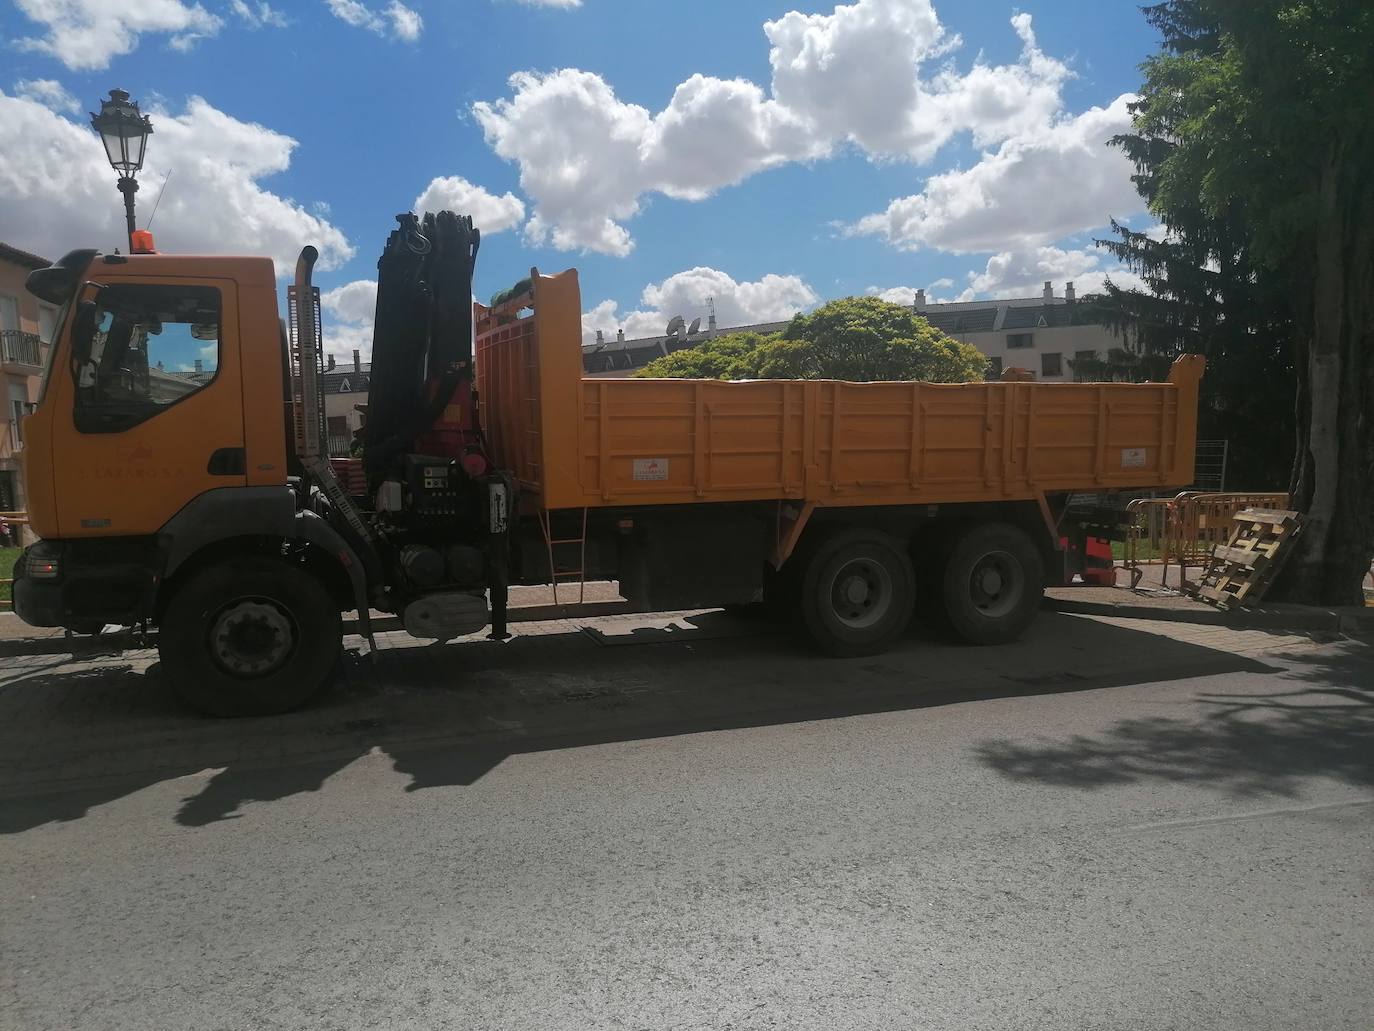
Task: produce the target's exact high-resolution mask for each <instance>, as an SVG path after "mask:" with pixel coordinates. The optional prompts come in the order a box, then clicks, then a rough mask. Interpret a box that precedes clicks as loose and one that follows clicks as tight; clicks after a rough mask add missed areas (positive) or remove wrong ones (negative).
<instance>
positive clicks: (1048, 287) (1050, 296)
mask: <svg viewBox="0 0 1374 1031" xmlns="http://www.w3.org/2000/svg"><path fill="white" fill-rule="evenodd" d="M1044 297H1045V303H1046V304H1053V303H1054V284H1053V283H1051V282H1050V281H1049V280H1048V279H1047V280H1045V294H1044Z"/></svg>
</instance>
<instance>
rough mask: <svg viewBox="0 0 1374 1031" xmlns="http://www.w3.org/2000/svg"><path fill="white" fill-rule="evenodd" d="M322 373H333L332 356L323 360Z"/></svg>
mask: <svg viewBox="0 0 1374 1031" xmlns="http://www.w3.org/2000/svg"><path fill="white" fill-rule="evenodd" d="M324 371H325V372H333V371H334V356H333V355H332V354H331V355H329V357H328V358H326V359H325V363H324Z"/></svg>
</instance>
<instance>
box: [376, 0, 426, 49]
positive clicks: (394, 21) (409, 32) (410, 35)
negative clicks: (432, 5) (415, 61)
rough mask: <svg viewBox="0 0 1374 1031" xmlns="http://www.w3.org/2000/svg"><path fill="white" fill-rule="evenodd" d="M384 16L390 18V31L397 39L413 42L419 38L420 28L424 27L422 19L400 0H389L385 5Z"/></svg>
mask: <svg viewBox="0 0 1374 1031" xmlns="http://www.w3.org/2000/svg"><path fill="white" fill-rule="evenodd" d="M386 16H387V17H388V18H390V19H391V31H392V34H393V35H395V37H396V38H397V39H403V40H405V41H406V42H407V43H414V42H415V41H416V40H417V39H419V38H420V30H421V29H423V28H424V27H425V23H424V19H422V18H421V17H420V13H419V12H418V11H415V10H413V9H411V8H409V7H407V6H406V5H405V4H403V3H401V2H400V0H391V3H389V4H387V5H386Z"/></svg>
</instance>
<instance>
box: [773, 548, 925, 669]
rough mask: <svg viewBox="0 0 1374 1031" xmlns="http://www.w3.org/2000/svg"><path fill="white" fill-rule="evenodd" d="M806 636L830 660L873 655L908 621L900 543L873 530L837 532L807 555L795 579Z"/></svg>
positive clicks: (910, 586)
mask: <svg viewBox="0 0 1374 1031" xmlns="http://www.w3.org/2000/svg"><path fill="white" fill-rule="evenodd" d="M801 581H802V582H801V599H800V600H801V615H802V620H803V622H804V623H805V625H806V629H807V631H808V632H809V633H810V635H811V638H812V640H814V641H815V642H816V643H817V644H818V645H820V646H821V647H822V648H823V649H825V650H826V651H828V652H830V654H832V655H838V656H844V657H850V656H858V655H873V654H876V653H877V652H880V651H883V650H884V649H886V648H887V647H888V646H889V645H890V644H891V643H892V642H893V641H894V640H896V638H897V637H899V636H900V635H901V633H902V632H903V631H904V630H905V629H906V628H907V625H908V624H909V623H910V622H911V612H912V604H913V596H914V590H915V588H914V582H915V577H914V576H913V575H912V572H911V559H910V558H909V557H908V556H907V553H906V549H905V547H904V546H903V545H902V543H901V542H900V541H898V540H897V539H896V538H894V537H890V536H888V535H887V534H885V533H880V532H878V531H876V530H863V529H852V530H841V531H840V532H838V533H836V534H834V535H832V536H830V537H828V538H826V539H825V540H823V541H822V542H820V544H819V545H818V546H817V547H816V548H815V550H814V551H812V552H811V553H810V556H809V559H808V561H807V563H806V569H805V571H804V573H803V575H802V577H801Z"/></svg>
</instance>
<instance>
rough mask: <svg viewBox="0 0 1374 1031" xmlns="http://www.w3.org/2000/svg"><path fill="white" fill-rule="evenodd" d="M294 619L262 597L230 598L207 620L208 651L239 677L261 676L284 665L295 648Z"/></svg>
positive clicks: (224, 667) (223, 668)
mask: <svg viewBox="0 0 1374 1031" xmlns="http://www.w3.org/2000/svg"><path fill="white" fill-rule="evenodd" d="M297 637H298V635H297V633H296V625H295V622H294V621H293V620H292V619H291V616H290V615H289V614H288V613H287V612H286V610H285V609H283V608H281V606H279V605H277V604H276V603H275V602H272V601H269V600H268V599H266V598H240V599H239V600H237V601H233V602H230V603H229V604H228V605H226V606H224V608H222V609H220V611H219V613H218V614H217V615H216V616H215V618H214V619H213V620H212V621H211V624H210V655H211V657H212V658H213V659H214V660H215V663H216V665H218V666H219V667H220V669H222V670H224V671H225V672H226V673H228V674H229V675H230V676H233V677H238V678H240V679H249V678H254V677H265V676H269V675H271V674H272V673H275V672H277V670H279V669H281V668H282V667H283V666H285V665H286V663H287V660H289V659H290V658H291V655H292V654H293V653H294V652H295V650H296V643H297Z"/></svg>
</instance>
